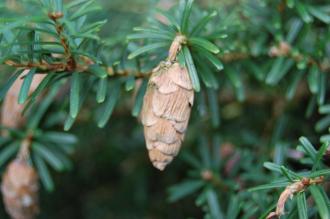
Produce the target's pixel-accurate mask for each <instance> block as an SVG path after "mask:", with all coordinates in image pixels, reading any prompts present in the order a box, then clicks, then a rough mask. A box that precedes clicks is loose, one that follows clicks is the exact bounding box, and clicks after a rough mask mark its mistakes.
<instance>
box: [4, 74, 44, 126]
mask: <svg viewBox="0 0 330 219" xmlns="http://www.w3.org/2000/svg"><path fill="white" fill-rule="evenodd" d="M29 71H30V70H29V69H27V70H24V71H23V73H22V75H23V76H24V75H26V74H27V73H29ZM44 77H45V76H44V75H39V74H35V75H34V77H33V81H32V83H31V87H30V93H32V92H33V91H34V90H35V89H36V88H37V86H38V85H39V84H40V82H41V81H42V80H43V78H44ZM23 81H24V80H23V79H22V78H21V77H20V78H18V79H17V80H16V81H15V82H14V84H13V85H12V86H11V88H10V89H9V91H8V92H7V95H6V98H5V99H4V101H3V104H2V111H1V122H0V124H1V125H3V126H5V127H9V128H19V127H21V126H22V125H23V124H24V122H25V121H24V117H23V116H22V111H23V109H24V104H18V102H17V101H18V95H19V92H20V89H21V86H22V84H23Z"/></svg>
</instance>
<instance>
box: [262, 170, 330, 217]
mask: <svg viewBox="0 0 330 219" xmlns="http://www.w3.org/2000/svg"><path fill="white" fill-rule="evenodd" d="M323 182H324V177H323V176H320V177H317V178H314V179H310V178H302V179H301V180H300V181H297V182H294V183H292V184H290V185H288V186H287V187H286V188H285V190H284V191H283V192H282V193H281V195H280V198H279V199H278V202H277V206H276V210H275V211H274V212H271V213H269V214H268V216H267V218H266V219H275V218H279V217H280V216H281V215H283V214H284V206H285V203H286V201H287V200H288V199H289V198H292V196H293V195H295V194H297V193H299V192H302V191H304V190H305V189H306V188H307V187H309V186H311V185H316V184H321V183H323Z"/></svg>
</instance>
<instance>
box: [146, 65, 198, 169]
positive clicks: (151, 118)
mask: <svg viewBox="0 0 330 219" xmlns="http://www.w3.org/2000/svg"><path fill="white" fill-rule="evenodd" d="M193 101H194V91H193V88H192V84H191V81H190V78H189V74H188V71H187V69H186V68H185V67H181V66H180V65H179V63H178V62H171V61H167V62H162V63H160V65H159V66H158V67H157V68H156V69H155V70H154V71H153V73H152V75H151V78H150V80H149V84H148V88H147V91H146V94H145V96H144V101H143V107H142V112H141V120H142V124H143V125H144V135H145V140H146V145H147V149H148V150H149V157H150V160H151V162H152V163H153V165H154V166H155V167H156V168H157V169H159V170H163V169H164V168H165V167H166V165H167V164H169V163H170V162H171V161H172V160H173V158H174V157H175V156H176V155H177V154H178V152H179V150H180V147H181V144H182V141H183V139H184V134H185V132H186V129H187V125H188V121H189V117H190V111H191V107H192V105H193Z"/></svg>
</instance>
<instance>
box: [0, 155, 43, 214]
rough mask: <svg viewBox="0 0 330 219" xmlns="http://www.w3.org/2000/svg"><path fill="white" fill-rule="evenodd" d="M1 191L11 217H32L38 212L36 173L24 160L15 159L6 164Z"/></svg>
mask: <svg viewBox="0 0 330 219" xmlns="http://www.w3.org/2000/svg"><path fill="white" fill-rule="evenodd" d="M1 191H2V194H3V200H4V204H5V207H6V211H7V213H8V214H9V215H10V216H11V218H12V219H33V218H35V216H36V215H37V214H38V212H39V206H38V175H37V173H36V171H35V170H34V169H33V168H32V167H31V166H30V165H29V164H28V163H27V161H26V160H22V159H15V160H14V161H12V162H11V163H10V164H9V165H8V167H7V169H6V171H5V173H4V176H3V180H2V185H1Z"/></svg>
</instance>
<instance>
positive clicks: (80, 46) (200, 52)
mask: <svg viewBox="0 0 330 219" xmlns="http://www.w3.org/2000/svg"><path fill="white" fill-rule="evenodd" d="M168 2H172V1H160V2H159V3H158V1H154V0H150V1H138V0H134V1H129V3H128V1H125V2H122V1H101V0H100V1H96V0H72V1H71V0H70V1H62V0H2V2H0V71H1V74H0V82H1V85H0V103H4V101H3V100H4V98H5V97H6V95H7V92H8V90H9V89H10V88H11V86H12V85H13V83H14V82H15V81H16V80H19V79H20V78H22V80H23V83H22V86H21V87H20V91H19V95H18V98H17V102H18V103H20V104H25V107H24V111H23V112H22V113H23V114H24V116H25V117H26V118H27V119H26V122H25V124H24V125H23V126H22V127H18V128H16V127H15V128H13V127H7V126H5V125H1V127H0V128H1V131H3V132H6V133H7V134H6V135H2V136H1V138H0V167H1V171H3V170H5V167H6V165H7V164H8V162H9V161H10V160H12V159H13V158H14V157H15V156H16V154H17V153H18V151H19V148H20V145H21V144H22V142H23V141H24V140H25V139H27V138H29V139H31V149H30V154H31V156H30V160H29V162H30V163H31V164H32V165H33V166H34V167H35V168H36V170H37V172H38V174H39V177H40V181H41V182H42V185H43V188H44V189H45V190H47V191H52V192H53V193H42V197H41V199H42V200H47V199H56V198H58V196H56V194H58V193H62V192H63V191H66V190H69V191H70V188H71V187H72V183H77V185H78V186H77V188H79V186H81V189H82V190H83V189H86V190H88V189H91V188H90V187H89V186H92V187H93V188H98V187H97V186H100V187H106V186H110V187H111V186H113V188H116V189H110V190H107V189H104V190H105V191H104V193H105V195H100V194H98V193H102V188H98V189H95V190H97V191H96V192H95V194H94V193H92V192H91V193H92V194H87V195H86V196H84V198H85V199H88V201H86V204H81V203H80V204H79V207H76V208H78V209H79V210H81V209H83V208H85V209H86V210H84V212H83V211H82V210H81V212H80V213H79V212H78V213H77V212H75V210H74V209H73V207H72V208H71V210H66V208H65V207H64V205H65V204H66V205H68V204H70V202H69V201H68V200H75V199H74V198H70V197H69V195H68V197H64V198H63V197H62V199H67V201H64V202H63V205H61V204H59V202H55V201H54V203H52V202H51V201H49V200H47V201H46V202H41V209H45V210H44V211H43V210H42V212H41V216H40V218H60V217H62V218H147V217H150V218H167V217H173V218H206V219H238V218H240V219H249V218H260V219H261V218H276V216H280V218H288V219H289V218H299V219H307V218H321V219H329V218H330V201H329V194H330V189H329V183H328V180H329V179H330V177H329V175H330V169H329V168H328V166H327V165H329V163H330V147H329V142H330V133H329V127H330V102H329V95H328V94H329V89H330V83H329V80H328V78H329V73H330V25H329V24H330V2H328V1H327V0H317V1H315V0H313V1H312V0H305V1H303V0H249V1H245V0H238V1H211V0H200V1H197V0H196V1H195V2H194V1H193V0H182V1H178V2H177V1H174V3H175V4H174V5H172V7H171V8H169V9H164V5H166V4H165V3H168ZM131 4H132V5H131ZM160 8H163V9H160ZM121 10H122V11H121ZM177 36H184V38H185V40H184V42H183V44H182V49H181V51H180V52H179V54H178V56H177V59H178V61H179V63H180V64H181V65H182V66H185V67H187V69H188V72H189V75H190V79H191V82H192V85H193V88H194V91H195V101H194V106H193V108H192V116H191V117H192V118H191V119H190V122H189V125H188V131H187V133H186V138H185V141H184V143H183V147H182V150H181V152H180V153H179V155H178V158H177V159H176V160H174V161H173V162H172V164H171V165H169V167H167V169H166V171H165V172H162V173H155V172H156V171H157V170H154V169H152V168H151V164H149V163H148V156H147V150H146V149H145V148H144V147H145V146H144V144H145V143H144V139H143V131H142V125H141V124H139V122H136V121H138V120H139V119H138V116H139V115H140V111H141V107H142V104H143V97H144V94H145V92H146V88H147V82H148V79H149V77H150V75H151V72H152V69H153V68H155V67H156V66H157V65H158V64H159V63H160V62H161V61H163V60H165V59H166V57H167V56H168V52H169V48H170V46H171V43H172V42H173V40H174V39H175V37H177ZM27 69H28V71H26V70H27ZM24 70H25V71H24ZM36 74H40V75H44V78H43V79H42V81H41V83H40V84H39V85H38V86H37V88H36V89H35V90H34V91H33V92H32V93H29V90H30V87H31V84H32V83H33V78H34V77H35V75H36ZM3 115H4V114H3ZM134 117H137V118H134ZM97 127H99V128H104V129H98V128H97ZM75 150H76V151H77V152H76V153H75V152H74V151H75ZM100 151H101V152H100ZM72 160H73V161H74V162H72ZM53 170H55V171H58V172H61V171H65V170H71V171H72V172H71V173H65V174H63V175H62V174H57V173H55V172H54V171H53ZM75 172H77V173H76V174H75ZM107 174H109V175H110V176H106V175H107ZM61 177H63V179H64V183H63V184H61ZM102 177H103V178H102ZM54 179H55V180H54ZM71 180H72V181H71ZM80 180H82V181H84V182H83V183H82V182H81V181H80ZM101 182H102V183H103V184H102V183H101ZM65 183H66V184H71V185H70V186H68V187H66V186H67V185H66V184H65ZM57 184H59V185H60V187H59V188H57V187H56V185H57ZM119 184H121V185H119ZM62 189H63V190H62ZM61 190H62V191H61ZM72 191H74V192H77V193H79V192H80V191H79V189H72ZM285 192H286V193H285ZM284 193H285V194H287V195H288V198H286V199H285V200H284V204H285V209H279V205H280V204H281V203H280V201H281V199H279V198H280V197H284V195H285V194H284ZM107 194H109V196H111V197H112V198H105V197H104V196H106V195H107ZM132 194H133V195H132ZM73 196H75V195H73ZM290 197H292V199H290ZM60 199H61V198H60ZM165 199H166V200H165ZM282 201H283V200H282ZM44 203H47V204H45V205H46V206H44ZM55 203H56V205H57V206H55ZM171 203H175V204H171ZM108 204H109V205H108ZM282 204H283V203H282ZM77 205H78V204H77ZM276 205H277V206H276ZM132 206H133V207H132ZM173 206H174V207H173ZM57 207H59V208H63V209H64V210H63V211H61V212H58V213H55V212H56V209H55V208H57ZM127 209H130V210H129V212H127ZM281 210H282V212H281ZM282 213H284V214H283V215H282ZM52 214H53V215H54V216H50V215H52ZM280 214H281V215H280ZM0 216H1V214H0ZM272 216H273V217H272ZM1 218H2V216H1Z"/></svg>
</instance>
